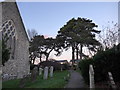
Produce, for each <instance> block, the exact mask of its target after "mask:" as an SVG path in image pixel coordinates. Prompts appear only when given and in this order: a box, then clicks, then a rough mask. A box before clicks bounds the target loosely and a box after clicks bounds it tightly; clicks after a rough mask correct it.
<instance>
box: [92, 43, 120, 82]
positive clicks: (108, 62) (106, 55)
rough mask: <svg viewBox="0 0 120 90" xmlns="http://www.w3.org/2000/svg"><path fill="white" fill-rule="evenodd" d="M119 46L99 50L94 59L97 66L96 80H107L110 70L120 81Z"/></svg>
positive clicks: (115, 78)
mask: <svg viewBox="0 0 120 90" xmlns="http://www.w3.org/2000/svg"><path fill="white" fill-rule="evenodd" d="M118 47H119V45H118V46H117V47H114V48H112V49H109V50H107V51H101V52H98V53H97V54H96V55H95V56H94V58H93V60H94V66H95V81H96V82H99V81H105V80H107V79H108V78H107V77H108V72H112V74H113V78H114V80H115V81H120V77H119V76H120V73H119V72H120V60H119V59H120V50H118V49H117V50H116V48H118Z"/></svg>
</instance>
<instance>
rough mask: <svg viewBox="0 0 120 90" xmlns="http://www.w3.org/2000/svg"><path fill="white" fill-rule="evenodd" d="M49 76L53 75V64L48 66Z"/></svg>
mask: <svg viewBox="0 0 120 90" xmlns="http://www.w3.org/2000/svg"><path fill="white" fill-rule="evenodd" d="M50 77H53V66H51V67H50Z"/></svg>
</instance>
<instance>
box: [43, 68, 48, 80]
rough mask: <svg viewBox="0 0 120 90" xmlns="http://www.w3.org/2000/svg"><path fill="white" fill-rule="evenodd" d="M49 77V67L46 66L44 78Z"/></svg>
mask: <svg viewBox="0 0 120 90" xmlns="http://www.w3.org/2000/svg"><path fill="white" fill-rule="evenodd" d="M47 78H48V67H45V68H44V76H43V79H47Z"/></svg>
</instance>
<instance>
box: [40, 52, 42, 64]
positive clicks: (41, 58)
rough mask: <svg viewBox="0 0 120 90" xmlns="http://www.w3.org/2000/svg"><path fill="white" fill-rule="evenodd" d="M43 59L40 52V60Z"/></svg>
mask: <svg viewBox="0 0 120 90" xmlns="http://www.w3.org/2000/svg"><path fill="white" fill-rule="evenodd" d="M41 61H42V54H40V62H41Z"/></svg>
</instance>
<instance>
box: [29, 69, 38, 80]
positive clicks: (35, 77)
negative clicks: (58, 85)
mask: <svg viewBox="0 0 120 90" xmlns="http://www.w3.org/2000/svg"><path fill="white" fill-rule="evenodd" d="M37 75H38V68H37V67H34V69H33V70H32V72H31V80H32V81H33V82H34V81H35V80H36V79H37Z"/></svg>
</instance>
